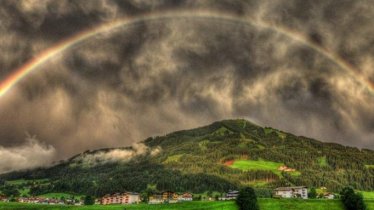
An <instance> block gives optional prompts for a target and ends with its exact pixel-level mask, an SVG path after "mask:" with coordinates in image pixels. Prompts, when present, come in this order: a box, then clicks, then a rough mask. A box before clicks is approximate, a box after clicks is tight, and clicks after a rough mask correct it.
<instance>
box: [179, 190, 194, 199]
mask: <svg viewBox="0 0 374 210" xmlns="http://www.w3.org/2000/svg"><path fill="white" fill-rule="evenodd" d="M178 201H192V194H191V193H187V192H186V193H183V194H182V195H179V197H178Z"/></svg>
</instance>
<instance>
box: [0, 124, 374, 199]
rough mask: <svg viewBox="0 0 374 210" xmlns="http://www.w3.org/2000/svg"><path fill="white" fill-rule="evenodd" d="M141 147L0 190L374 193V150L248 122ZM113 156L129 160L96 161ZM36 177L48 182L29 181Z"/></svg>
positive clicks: (95, 154) (88, 155)
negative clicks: (246, 163)
mask: <svg viewBox="0 0 374 210" xmlns="http://www.w3.org/2000/svg"><path fill="white" fill-rule="evenodd" d="M142 145H143V147H144V148H142V151H143V150H145V152H144V151H143V152H136V151H135V150H136V148H131V147H128V148H116V149H102V150H96V151H86V152H84V153H82V154H79V155H76V156H74V157H72V158H70V159H68V160H65V161H61V162H60V163H58V164H56V165H54V166H52V167H50V168H40V169H33V170H29V171H19V172H12V173H8V174H3V175H1V176H0V190H1V189H2V188H3V189H6V188H10V186H7V184H6V182H5V180H14V179H26V180H30V182H29V187H30V194H31V195H39V194H43V193H47V192H71V193H79V194H89V195H95V196H102V195H104V194H106V193H114V192H123V191H137V192H143V191H144V190H146V189H147V186H148V187H149V186H156V188H157V190H160V191H162V190H172V191H176V192H184V191H189V192H193V193H202V192H207V191H208V192H212V191H218V192H225V191H227V190H229V189H238V188H239V187H241V186H246V185H252V186H254V187H256V188H261V189H265V190H266V189H272V188H274V187H277V186H291V185H305V186H308V187H322V186H324V187H327V188H328V189H329V190H330V191H335V192H337V191H339V190H341V189H342V188H343V187H345V186H352V187H354V188H355V189H359V190H374V167H373V166H374V151H371V150H368V149H358V148H354V147H347V146H342V145H339V144H334V143H323V142H320V141H317V140H314V139H310V138H306V137H299V136H295V135H292V134H290V133H286V132H282V131H279V130H276V129H273V128H262V127H260V126H257V125H255V124H253V123H251V122H248V121H246V120H225V121H220V122H215V123H213V124H211V125H208V126H205V127H200V128H196V129H192V130H184V131H177V132H174V133H171V134H168V135H165V136H158V137H151V138H148V139H146V140H144V141H143V142H142ZM111 151H116V152H118V151H125V152H126V151H127V152H129V154H131V157H128V156H126V158H122V159H113V158H112V159H101V158H100V157H101V156H102V155H104V156H105V154H112V153H111ZM133 151H135V152H133ZM138 151H139V149H138ZM113 154H114V153H113ZM126 154H127V153H126ZM235 160H251V161H257V160H261V161H269V162H272V163H280V164H283V165H285V166H287V167H288V168H292V169H294V170H295V171H297V173H289V172H287V171H279V172H278V171H274V170H264V169H262V168H259V169H253V168H252V169H250V170H243V169H238V168H233V167H230V166H229V165H228V164H227V163H228V162H230V161H231V162H233V161H235ZM40 179H43V180H48V181H44V182H43V183H42V184H41V183H39V182H32V181H31V180H40ZM8 190H9V189H8Z"/></svg>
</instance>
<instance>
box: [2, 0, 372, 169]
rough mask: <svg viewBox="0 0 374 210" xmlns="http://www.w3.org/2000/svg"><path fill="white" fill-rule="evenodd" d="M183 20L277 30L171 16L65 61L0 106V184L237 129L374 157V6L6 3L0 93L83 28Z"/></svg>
mask: <svg viewBox="0 0 374 210" xmlns="http://www.w3.org/2000/svg"><path fill="white" fill-rule="evenodd" d="M179 10H183V11H191V14H193V12H194V11H197V10H199V11H209V12H210V13H212V14H215V16H219V15H220V14H222V15H229V16H232V17H237V18H238V19H239V18H241V19H242V20H243V19H248V20H249V19H250V20H252V21H255V22H256V21H257V23H266V24H268V25H270V26H271V28H264V27H260V25H261V24H245V23H243V21H227V20H221V19H217V18H194V17H192V16H193V15H191V17H186V18H170V17H169V18H162V19H155V20H144V21H140V22H137V23H136V24H132V25H131V26H124V27H120V28H118V29H116V30H112V31H106V32H105V33H103V34H98V35H97V36H94V37H91V38H89V39H87V40H85V41H83V42H81V43H79V44H78V45H75V46H73V47H70V48H68V49H66V50H65V51H63V52H62V53H61V54H59V55H58V56H55V57H53V58H52V59H50V60H48V61H47V62H45V63H43V64H42V65H40V66H38V67H37V68H36V69H35V70H34V71H33V72H32V73H31V74H30V75H28V76H27V77H25V78H24V79H22V80H21V81H20V82H19V83H17V84H16V85H15V86H14V87H13V88H12V89H11V90H10V91H9V92H7V93H6V94H5V95H4V96H2V97H1V98H0V172H4V171H8V170H13V169H22V168H25V167H28V166H30V167H34V166H38V165H44V164H48V163H49V161H50V160H51V161H52V160H59V159H63V158H67V157H70V156H72V155H74V154H76V153H80V152H82V151H85V150H88V149H97V148H103V147H119V146H128V145H131V144H133V143H135V142H138V141H141V140H143V139H145V138H146V137H149V136H155V135H163V134H166V133H168V132H171V131H175V130H179V129H188V128H194V127H197V126H202V125H206V124H209V123H211V122H214V121H217V120H222V119H228V118H244V119H248V120H250V121H253V122H255V123H257V124H259V125H261V126H271V127H275V128H277V129H281V130H285V131H288V132H291V133H294V134H296V135H303V136H308V137H313V138H316V139H319V140H322V141H329V142H337V143H341V144H344V145H350V146H358V147H366V148H371V149H374V106H373V105H374V91H373V88H371V87H370V84H373V83H374V59H373V58H374V48H373V47H372V46H373V45H374V1H373V0H366V1H365V0H361V1H353V0H351V1H347V0H277V1H274V0H267V1H266V0H261V1H259V0H256V1H237V0H222V1H216V0H211V1H205V0H201V1H192V0H186V1H183V0H175V1H167V0H159V1H156V0H155V1H149V0H128V1H126V0H121V1H119V0H118V1H114V0H113V1H109V0H108V1H106V0H90V1H85V0H80V1H78V0H71V1H67V0H35V1H34V0H20V1H14V0H9V1H8V0H1V1H0V52H1V53H0V81H4V80H5V79H6V78H7V76H8V75H10V74H12V72H14V71H15V70H16V69H17V68H19V67H21V66H22V65H23V64H25V63H26V62H27V61H28V60H29V59H31V58H33V57H34V56H36V55H37V54H38V53H40V52H43V50H46V49H48V48H50V47H52V46H54V45H55V44H56V43H57V42H59V41H61V40H63V39H66V38H68V37H70V36H72V35H74V34H76V33H79V32H81V31H83V30H85V29H87V28H92V27H95V26H96V25H100V24H102V23H110V22H112V21H113V20H116V19H119V18H124V17H142V16H143V14H146V13H147V14H154V13H162V12H163V11H179ZM287 31H289V33H285V32H287ZM293 34H299V37H296V36H293ZM300 39H301V40H307V43H305V42H303V41H300ZM308 43H309V44H308ZM321 49H322V51H323V52H321ZM342 63H343V64H344V65H345V66H346V67H347V66H348V67H349V70H348V71H347V68H346V67H344V66H342ZM362 81H365V82H364V83H363V82H362ZM0 84H1V82H0ZM373 86H374V85H373ZM26 160H27V161H29V162H30V164H29V165H25V164H22V162H24V161H26Z"/></svg>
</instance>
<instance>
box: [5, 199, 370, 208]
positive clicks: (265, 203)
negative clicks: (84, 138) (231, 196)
mask: <svg viewBox="0 0 374 210" xmlns="http://www.w3.org/2000/svg"><path fill="white" fill-rule="evenodd" d="M259 204H260V209H261V210H343V206H342V205H341V203H340V201H339V200H290V199H280V200H277V199H260V200H259ZM366 204H367V205H368V210H374V201H366ZM125 208H126V210H140V209H143V210H159V209H160V210H161V209H162V210H187V209H188V210H208V209H209V210H236V209H237V208H236V205H235V203H234V202H191V203H180V204H170V205H147V204H140V205H128V206H123V205H122V206H121V205H113V206H100V205H95V206H81V207H76V206H48V205H35V204H17V203H6V204H5V203H3V204H0V210H5V209H7V210H8V209H15V210H65V209H69V210H91V209H92V210H99V209H100V210H101V209H102V210H105V209H108V210H123V209H125Z"/></svg>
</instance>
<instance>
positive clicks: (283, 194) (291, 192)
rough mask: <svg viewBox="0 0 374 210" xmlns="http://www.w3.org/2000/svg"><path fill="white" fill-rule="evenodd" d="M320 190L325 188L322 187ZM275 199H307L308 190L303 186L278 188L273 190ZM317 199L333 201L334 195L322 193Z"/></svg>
mask: <svg viewBox="0 0 374 210" xmlns="http://www.w3.org/2000/svg"><path fill="white" fill-rule="evenodd" d="M321 189H322V190H326V188H324V187H322V188H321ZM273 197H275V198H302V199H308V188H307V187H305V186H296V187H278V188H276V189H275V190H274V195H273ZM319 198H324V199H335V195H334V194H333V193H330V192H324V193H322V194H321V195H320V196H319Z"/></svg>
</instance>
